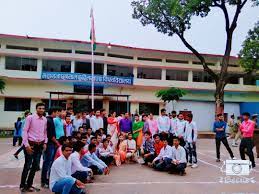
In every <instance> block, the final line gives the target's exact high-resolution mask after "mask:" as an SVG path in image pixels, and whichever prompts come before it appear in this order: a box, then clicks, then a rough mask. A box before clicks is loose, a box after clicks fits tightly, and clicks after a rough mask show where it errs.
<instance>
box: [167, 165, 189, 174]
mask: <svg viewBox="0 0 259 194" xmlns="http://www.w3.org/2000/svg"><path fill="white" fill-rule="evenodd" d="M185 168H186V163H180V164H178V165H176V164H172V163H170V164H169V165H167V166H166V170H167V171H168V172H170V173H175V172H176V173H180V172H184V171H185Z"/></svg>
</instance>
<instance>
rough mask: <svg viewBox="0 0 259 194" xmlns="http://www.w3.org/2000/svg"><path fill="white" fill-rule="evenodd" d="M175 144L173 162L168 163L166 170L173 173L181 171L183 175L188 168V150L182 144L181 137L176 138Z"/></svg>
mask: <svg viewBox="0 0 259 194" xmlns="http://www.w3.org/2000/svg"><path fill="white" fill-rule="evenodd" d="M173 143H174V146H173V147H172V162H171V164H169V165H167V167H166V170H167V171H168V172H169V173H170V174H172V173H179V174H180V175H181V176H183V175H184V174H185V168H186V163H187V162H186V152H185V149H184V148H183V147H182V146H180V145H179V144H180V140H179V138H178V137H177V138H175V139H174V141H173Z"/></svg>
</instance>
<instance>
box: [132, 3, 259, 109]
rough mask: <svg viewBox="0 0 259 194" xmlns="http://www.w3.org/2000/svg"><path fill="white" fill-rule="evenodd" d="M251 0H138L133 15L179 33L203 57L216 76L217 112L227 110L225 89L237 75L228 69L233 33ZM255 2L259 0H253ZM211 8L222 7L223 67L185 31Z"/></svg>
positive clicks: (201, 60) (172, 32) (187, 45)
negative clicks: (208, 59) (211, 61)
mask: <svg viewBox="0 0 259 194" xmlns="http://www.w3.org/2000/svg"><path fill="white" fill-rule="evenodd" d="M247 1H248V0H135V1H133V2H132V3H131V5H132V7H133V10H134V12H133V18H134V19H139V20H140V22H141V23H142V25H144V26H145V25H148V24H153V25H154V26H155V27H156V28H157V30H158V31H159V32H161V33H164V34H167V35H168V36H173V35H174V34H175V35H177V36H178V37H179V38H180V39H181V41H182V42H183V44H184V45H185V46H186V47H187V48H188V49H189V50H190V51H191V52H192V53H193V54H194V55H195V56H196V57H197V58H198V59H199V60H200V62H201V64H202V66H203V69H204V71H206V72H208V74H209V75H210V76H211V77H212V78H213V80H214V81H215V84H216V90H215V93H214V97H215V105H216V113H223V112H224V89H225V86H226V85H227V84H228V83H229V81H230V80H231V79H232V78H233V77H236V76H242V75H232V74H230V73H229V72H228V67H229V58H230V53H231V49H232V38H233V33H234V31H235V29H236V27H237V21H238V18H239V15H240V12H241V10H242V9H243V7H244V5H245V4H246V3H247ZM250 1H252V2H254V5H258V4H259V0H250ZM227 6H231V7H235V13H234V17H233V19H232V20H231V19H230V17H229V11H228V9H227ZM212 8H218V9H220V10H221V11H222V13H223V15H224V18H225V32H226V41H225V45H226V46H225V52H224V55H223V57H222V60H221V68H220V71H213V70H212V69H211V68H210V67H209V66H208V65H207V64H206V60H205V58H204V57H203V56H202V54H201V53H200V52H199V51H198V50H196V49H195V48H194V47H193V46H192V45H191V44H190V43H189V42H188V40H187V39H186V38H185V32H186V31H187V30H188V29H190V28H191V19H192V17H193V16H200V17H206V16H207V15H208V14H209V12H210V11H211V9H212Z"/></svg>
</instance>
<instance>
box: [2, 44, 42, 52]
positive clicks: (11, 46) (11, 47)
mask: <svg viewBox="0 0 259 194" xmlns="http://www.w3.org/2000/svg"><path fill="white" fill-rule="evenodd" d="M6 48H7V49H15V50H27V51H38V50H39V49H38V48H34V47H25V46H16V45H6Z"/></svg>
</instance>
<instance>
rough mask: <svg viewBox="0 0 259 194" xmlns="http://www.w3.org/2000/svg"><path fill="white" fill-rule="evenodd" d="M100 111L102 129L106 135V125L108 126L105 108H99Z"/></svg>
mask: <svg viewBox="0 0 259 194" xmlns="http://www.w3.org/2000/svg"><path fill="white" fill-rule="evenodd" d="M100 112H101V117H102V118H103V130H104V133H105V135H107V127H108V122H107V117H106V114H107V113H106V110H105V109H104V108H103V109H101V110H100Z"/></svg>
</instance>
